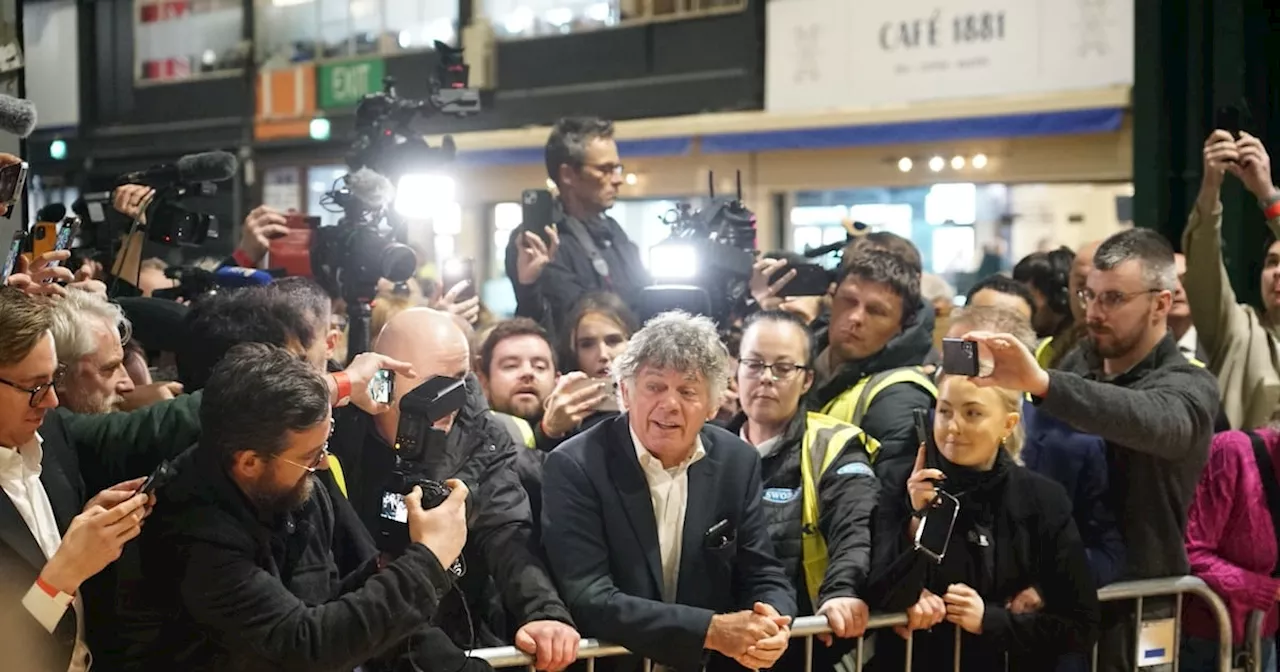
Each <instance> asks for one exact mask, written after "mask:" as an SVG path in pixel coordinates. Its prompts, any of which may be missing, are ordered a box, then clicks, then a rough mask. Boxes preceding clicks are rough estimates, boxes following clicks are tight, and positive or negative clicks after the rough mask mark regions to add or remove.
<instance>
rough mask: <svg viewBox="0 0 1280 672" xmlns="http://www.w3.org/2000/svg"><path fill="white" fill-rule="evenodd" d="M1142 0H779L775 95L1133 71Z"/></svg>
mask: <svg viewBox="0 0 1280 672" xmlns="http://www.w3.org/2000/svg"><path fill="white" fill-rule="evenodd" d="M1133 1H1134V0H932V1H931V0H891V1H889V2H876V1H868V2H864V1H857V2H854V1H851V0H770V2H769V4H768V18H767V23H766V26H767V31H768V34H767V38H766V40H767V41H766V62H767V67H766V74H765V90H766V93H765V107H766V108H767V109H769V110H771V111H799V110H816V109H829V108H843V107H865V106H868V105H882V104H896V103H911V102H918V101H925V100H938V99H948V98H951V99H956V98H982V97H990V96H1001V95H1019V94H1031V93H1047V92H1053V91H1071V90H1081V89H1095V88H1104V87H1108V86H1114V85H1130V84H1132V83H1133Z"/></svg>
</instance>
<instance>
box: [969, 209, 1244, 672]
mask: <svg viewBox="0 0 1280 672" xmlns="http://www.w3.org/2000/svg"><path fill="white" fill-rule="evenodd" d="M1177 287H1178V276H1177V268H1176V265H1175V261H1174V257H1173V248H1172V247H1171V246H1170V245H1169V243H1168V241H1166V240H1165V239H1164V238H1162V237H1160V235H1159V234H1157V233H1155V232H1154V231H1151V230H1149V229H1131V230H1129V231H1122V232H1120V233H1117V234H1115V235H1113V236H1111V237H1110V238H1108V239H1107V240H1105V241H1104V242H1103V243H1102V244H1101V245H1100V246H1099V247H1098V250H1097V252H1096V253H1094V256H1093V270H1092V271H1091V272H1090V273H1089V275H1088V278H1087V280H1086V282H1085V286H1084V287H1083V288H1081V289H1080V290H1079V291H1078V292H1077V299H1078V300H1079V301H1080V308H1083V310H1084V316H1085V325H1086V327H1087V329H1088V332H1087V336H1086V339H1085V341H1084V342H1082V343H1081V344H1080V345H1079V346H1078V347H1077V348H1076V349H1075V350H1073V351H1072V352H1071V353H1070V354H1068V355H1067V356H1066V358H1064V359H1063V360H1062V363H1061V364H1060V366H1059V370H1056V371H1047V372H1046V371H1045V370H1044V369H1042V368H1041V367H1040V366H1039V365H1038V364H1037V363H1036V361H1035V358H1034V357H1033V356H1032V354H1031V351H1030V350H1029V349H1028V348H1027V347H1026V346H1025V345H1024V344H1023V343H1022V342H1021V341H1019V340H1018V339H1016V338H1013V337H1012V336H1010V335H1009V334H990V333H974V334H969V335H968V336H966V338H970V339H972V340H975V341H977V342H978V343H979V345H980V347H981V348H982V350H981V352H990V354H991V357H992V358H993V360H994V364H995V368H994V370H993V372H992V373H991V375H990V376H988V377H986V378H978V379H975V380H976V381H978V382H979V383H980V384H983V385H993V386H998V387H1004V388H1008V389H1015V390H1019V391H1022V392H1027V393H1029V394H1031V395H1032V401H1033V403H1035V404H1036V405H1037V407H1038V410H1039V411H1040V412H1042V413H1045V414H1046V415H1049V416H1052V417H1054V418H1057V419H1058V420H1061V421H1062V422H1065V423H1066V424H1068V425H1070V426H1071V427H1072V428H1074V429H1076V430H1077V431H1080V432H1085V433H1088V434H1096V435H1098V436H1100V437H1102V438H1103V440H1105V441H1106V443H1107V467H1108V472H1109V474H1108V481H1109V483H1110V488H1111V492H1110V498H1111V501H1112V502H1113V504H1112V508H1113V510H1114V511H1116V514H1117V517H1118V518H1119V521H1120V532H1121V535H1122V536H1123V537H1124V545H1125V551H1126V557H1125V566H1124V569H1123V571H1122V573H1121V575H1120V577H1119V579H1120V580H1133V579H1149V578H1156V577H1165V576H1182V575H1184V574H1187V573H1188V572H1189V571H1190V566H1189V564H1188V561H1187V553H1186V549H1185V547H1184V545H1183V534H1184V533H1185V532H1186V526H1187V509H1188V507H1189V506H1190V505H1191V499H1192V497H1193V496H1194V494H1195V489H1196V484H1197V483H1198V482H1199V479H1200V472H1201V470H1202V469H1203V468H1204V464H1205V462H1206V460H1207V459H1208V453H1209V440H1210V439H1211V438H1212V437H1213V428H1214V418H1215V416H1216V415H1217V414H1218V407H1219V394H1218V385H1217V381H1216V380H1214V377H1213V374H1211V373H1209V372H1208V371H1206V370H1205V369H1204V367H1203V366H1196V365H1194V364H1192V363H1190V362H1188V361H1187V359H1186V358H1185V357H1184V356H1183V355H1182V352H1181V351H1179V350H1178V344H1177V341H1175V340H1174V338H1173V334H1172V333H1171V332H1170V331H1169V328H1168V316H1169V309H1170V306H1171V305H1172V303H1173V293H1174V291H1175V290H1176V289H1177ZM1143 607H1144V612H1145V614H1146V615H1145V616H1144V620H1146V619H1148V618H1149V617H1163V616H1162V614H1163V615H1164V616H1171V615H1172V608H1171V604H1169V603H1165V602H1164V601H1162V600H1157V599H1148V600H1144V601H1143ZM1134 636H1135V632H1134V624H1133V607H1132V605H1130V604H1126V603H1114V604H1110V605H1106V606H1104V608H1103V618H1102V636H1101V639H1100V642H1099V644H1100V646H1099V651H1100V657H1099V667H1098V669H1100V670H1105V671H1110V670H1120V669H1126V670H1127V669H1133V660H1132V658H1133V656H1134V647H1133V642H1134V639H1133V638H1134Z"/></svg>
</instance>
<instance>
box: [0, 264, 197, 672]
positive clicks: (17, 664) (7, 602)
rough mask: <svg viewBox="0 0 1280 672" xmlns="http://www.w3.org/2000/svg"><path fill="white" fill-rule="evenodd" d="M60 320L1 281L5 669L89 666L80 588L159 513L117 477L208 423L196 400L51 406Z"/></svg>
mask: <svg viewBox="0 0 1280 672" xmlns="http://www.w3.org/2000/svg"><path fill="white" fill-rule="evenodd" d="M49 319H50V318H49V311H48V309H47V307H46V306H45V305H43V304H41V303H39V302H37V301H35V300H34V299H32V298H31V297H28V296H27V295H25V294H23V293H22V292H21V291H19V290H17V289H13V288H9V287H4V288H0V488H2V489H3V491H4V495H5V496H3V497H0V605H3V608H0V650H3V651H4V652H5V654H4V655H5V661H6V662H5V664H4V667H5V669H14V670H41V671H43V670H53V671H56V672H61V671H62V670H73V671H74V670H83V669H85V668H86V666H87V665H88V664H89V656H88V649H87V647H86V646H85V645H84V620H83V616H82V613H83V606H82V604H81V600H80V596H79V595H78V591H79V588H80V587H81V585H82V584H83V583H84V582H85V581H86V580H87V579H89V578H90V577H92V576H94V575H95V574H97V573H99V572H101V571H102V570H103V568H105V567H106V566H107V565H108V564H110V563H111V562H113V561H115V559H116V558H117V557H119V555H120V552H121V548H122V547H123V546H124V544H125V543H126V542H127V541H129V540H130V539H132V538H133V537H135V536H137V534H138V532H139V530H140V524H141V521H142V518H143V517H144V516H145V515H146V512H147V507H146V502H147V497H145V496H141V495H137V494H135V493H136V492H137V490H138V488H139V487H140V486H141V485H142V479H141V478H135V479H134V480H131V481H125V482H122V483H117V482H118V481H124V479H127V478H130V477H134V476H138V475H140V474H141V475H145V474H147V473H149V472H150V471H151V470H152V469H153V468H154V467H155V466H156V464H158V463H159V462H160V461H161V459H163V457H164V456H165V453H166V451H171V449H172V447H173V446H175V445H178V446H185V445H187V444H188V443H190V442H191V441H193V440H194V439H195V436H196V433H197V432H198V431H199V422H198V419H197V418H196V416H195V406H196V404H197V403H198V398H194V399H193V398H190V397H187V398H183V399H181V400H175V401H170V402H167V403H163V404H158V405H155V406H152V407H151V408H149V409H147V410H144V411H139V412H136V413H128V414H126V413H116V414H110V415H100V416H75V415H72V414H60V413H50V412H49V411H51V410H53V409H54V408H55V407H56V406H57V405H58V396H57V393H56V392H54V391H53V386H54V384H55V383H56V381H57V380H58V378H59V377H60V371H61V369H60V368H59V367H58V360H57V354H56V352H55V349H54V343H53V336H52V335H51V334H50V333H49ZM113 483H116V485H114V486H113V485H111V484H113ZM99 491H102V492H99ZM91 493H98V494H97V495H95V496H94V497H93V499H92V500H90V499H89V495H90V494H91ZM86 500H88V505H86V504H85V502H86Z"/></svg>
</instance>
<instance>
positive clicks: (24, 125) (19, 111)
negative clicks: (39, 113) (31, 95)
mask: <svg viewBox="0 0 1280 672" xmlns="http://www.w3.org/2000/svg"><path fill="white" fill-rule="evenodd" d="M34 130H36V106H35V104H34V103H32V102H31V101H29V100H24V99H22V98H14V97H13V96H6V95H4V94H0V131H4V132H6V133H12V134H13V135H16V136H18V137H19V138H25V137H27V136H28V135H31V132H32V131H34Z"/></svg>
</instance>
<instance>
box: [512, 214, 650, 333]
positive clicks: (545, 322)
mask: <svg viewBox="0 0 1280 672" xmlns="http://www.w3.org/2000/svg"><path fill="white" fill-rule="evenodd" d="M570 220H571V218H570V217H569V216H567V215H563V214H562V215H561V217H560V220H559V221H558V222H557V224H556V228H557V229H558V230H559V233H560V248H559V250H558V251H557V252H556V255H555V257H554V258H553V259H552V260H551V263H549V264H547V265H546V266H545V267H544V268H543V270H542V275H541V276H540V277H539V278H538V281H537V282H535V283H533V284H532V285H522V284H520V280H519V278H518V276H517V274H516V260H517V259H518V258H519V256H520V250H519V236H522V235H524V232H525V231H526V230H527V229H525V228H523V227H517V228H516V229H515V230H514V231H512V232H511V237H510V238H509V239H508V240H507V256H506V269H507V277H508V278H510V279H511V286H512V287H514V288H515V292H516V315H518V316H520V317H527V318H530V319H532V320H534V321H536V322H538V323H539V324H541V325H542V326H543V328H544V329H546V330H547V331H548V332H550V333H551V334H554V335H555V336H556V338H557V339H558V338H559V337H561V336H563V334H561V333H560V332H561V331H562V330H563V325H564V323H565V320H567V319H568V317H569V311H571V310H572V309H573V305H574V304H575V303H576V302H577V301H578V299H579V298H581V297H582V295H583V294H586V293H587V292H613V293H614V294H617V295H618V296H621V297H622V300H624V301H626V302H627V304H628V305H631V306H636V305H639V304H638V303H637V301H638V298H639V294H640V290H642V289H644V288H645V287H647V286H648V285H649V284H650V282H651V280H650V278H649V272H648V271H647V270H645V267H644V263H643V262H642V261H641V257H640V248H638V247H636V244H635V243H633V242H632V241H631V239H630V238H628V237H627V233H626V231H623V230H622V226H621V225H619V224H618V223H617V222H616V221H614V220H613V218H612V217H609V216H608V215H601V216H600V217H597V218H595V219H593V220H590V221H585V222H584V221H581V220H576V219H575V220H572V221H570ZM575 226H577V227H581V229H580V230H581V231H585V232H586V235H589V236H590V237H591V241H592V242H593V243H594V244H595V246H596V249H598V250H599V251H600V257H601V258H603V259H604V260H605V262H606V263H608V264H609V277H608V278H604V277H602V276H601V275H600V274H599V273H597V272H596V270H595V267H594V266H593V265H592V262H591V257H590V255H589V254H588V253H587V248H586V247H584V246H583V244H582V242H581V241H579V240H578V237H577V236H575V235H573V228H572V227H575ZM553 342H556V341H553Z"/></svg>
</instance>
